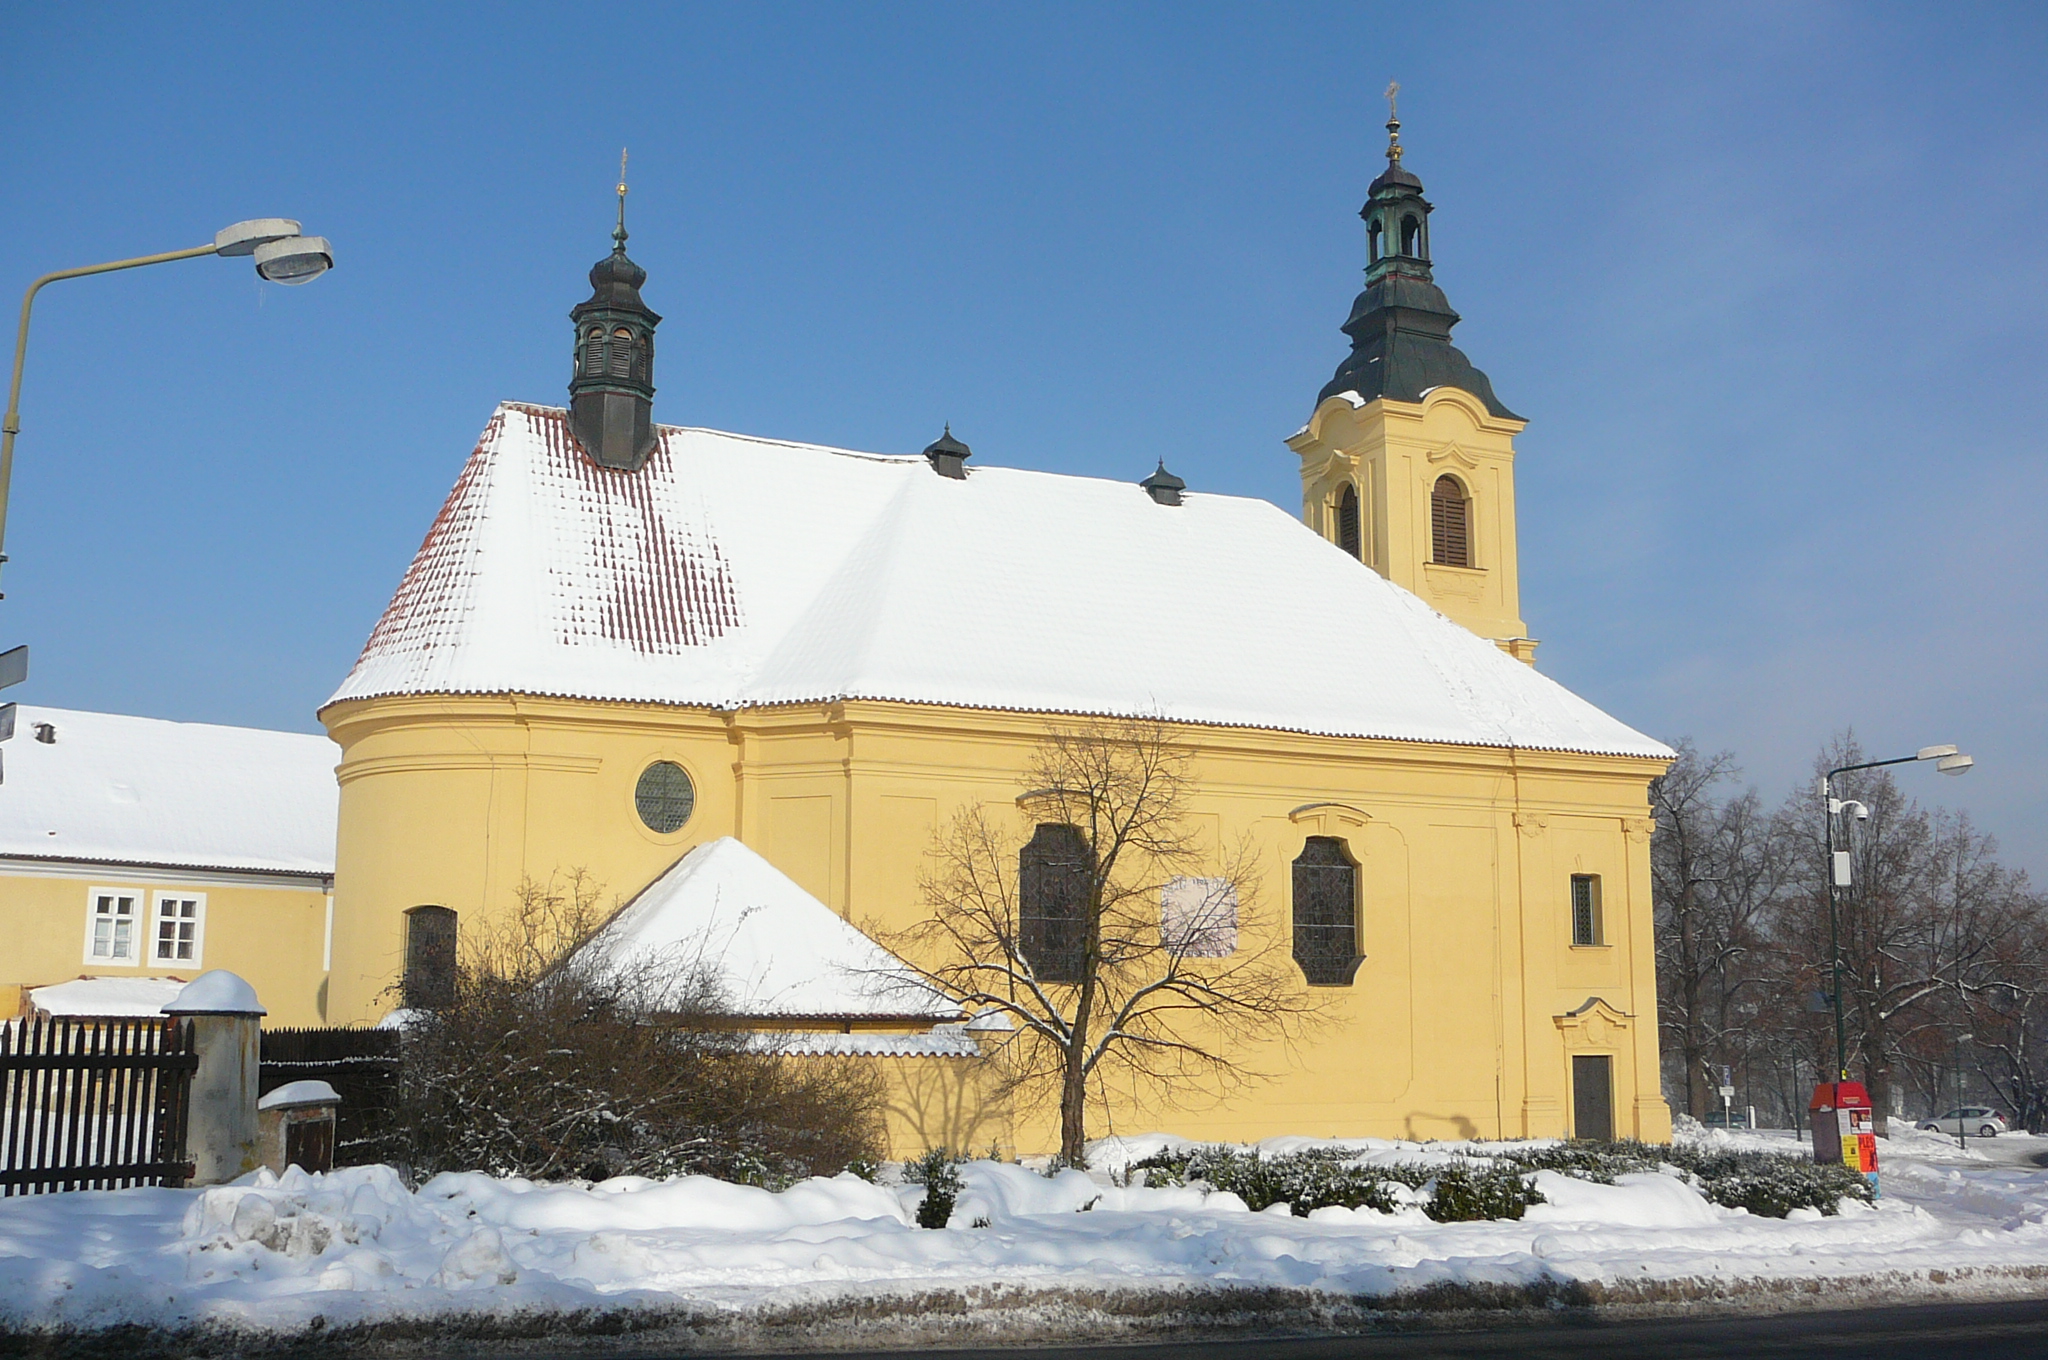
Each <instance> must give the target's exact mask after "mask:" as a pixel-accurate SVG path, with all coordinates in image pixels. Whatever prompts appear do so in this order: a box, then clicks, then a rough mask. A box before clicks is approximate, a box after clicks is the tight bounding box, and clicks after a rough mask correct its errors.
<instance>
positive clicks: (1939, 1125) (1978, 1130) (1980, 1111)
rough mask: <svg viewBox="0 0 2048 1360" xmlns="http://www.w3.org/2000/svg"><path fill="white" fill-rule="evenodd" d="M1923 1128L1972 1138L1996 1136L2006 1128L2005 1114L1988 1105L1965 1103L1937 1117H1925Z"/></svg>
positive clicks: (1921, 1126)
mask: <svg viewBox="0 0 2048 1360" xmlns="http://www.w3.org/2000/svg"><path fill="white" fill-rule="evenodd" d="M1919 1127H1920V1128H1923V1129H1932V1130H1933V1131H1934V1132H1936V1133H1955V1134H1967V1135H1969V1136H1970V1137H1972V1138H1996V1137H1997V1136H1998V1135H1999V1134H2001V1133H2004V1132H2005V1129H2006V1124H2005V1116H2004V1115H2002V1114H2000V1113H1999V1112H1998V1111H1996V1110H1994V1109H1992V1108H1990V1107H1989V1106H1987V1105H1965V1106H1963V1107H1962V1108H1961V1109H1958V1110H1950V1111H1949V1112H1948V1113H1947V1114H1945V1115H1941V1116H1939V1117H1938V1118H1935V1119H1923V1120H1921V1121H1920V1123H1919Z"/></svg>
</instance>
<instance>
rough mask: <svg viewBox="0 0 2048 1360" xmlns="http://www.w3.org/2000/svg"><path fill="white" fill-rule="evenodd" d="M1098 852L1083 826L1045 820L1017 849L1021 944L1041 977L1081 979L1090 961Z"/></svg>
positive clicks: (1018, 944)
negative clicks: (1094, 854) (1092, 883)
mask: <svg viewBox="0 0 2048 1360" xmlns="http://www.w3.org/2000/svg"><path fill="white" fill-rule="evenodd" d="M1093 877H1094V862H1093V858H1092V857H1091V856H1090V855H1089V853H1088V841H1087V838H1086V837H1084V836H1082V834H1081V828H1079V827H1077V826H1064V825H1060V824H1057V823H1048V824H1045V825H1041V826H1040V827H1039V828H1038V830H1037V831H1035V832H1033V833H1032V836H1031V840H1030V842H1029V843H1028V844H1026V845H1025V847H1024V848H1023V850H1021V851H1019V852H1018V855H1017V899H1018V901H1017V936H1018V939H1017V947H1018V952H1019V953H1021V954H1022V955H1023V956H1024V960H1025V962H1027V963H1029V964H1030V965H1031V971H1032V972H1033V973H1034V974H1036V975H1037V977H1038V980H1039V981H1041V982H1079V981H1080V980H1081V974H1082V970H1083V969H1084V968H1085V967H1086V964H1087V958H1086V955H1087V947H1088V937H1087V925H1088V919H1087V918H1088V889H1089V883H1090V880H1091V879H1092V878H1093Z"/></svg>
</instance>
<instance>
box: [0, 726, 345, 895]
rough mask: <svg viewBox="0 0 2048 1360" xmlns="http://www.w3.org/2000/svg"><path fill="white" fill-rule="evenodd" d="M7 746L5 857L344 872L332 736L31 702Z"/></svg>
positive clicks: (2, 817)
mask: <svg viewBox="0 0 2048 1360" xmlns="http://www.w3.org/2000/svg"><path fill="white" fill-rule="evenodd" d="M42 724H48V725H49V727H50V728H52V729H54V736H55V738H56V739H55V740H54V741H52V742H44V741H41V740H39V739H38V737H37V733H36V729H37V727H38V726H40V725H42ZM5 754H6V761H7V766H6V770H7V779H6V782H5V783H4V784H0V856H6V855H22V856H34V857H37V858H43V859H73V860H99V861H105V862H107V863H110V864H151V865H168V866H173V867H178V868H194V869H230V870H233V869H246V870H264V871H270V872H282V873H305V874H331V873H333V872H334V821H335V809H336V805H337V802H338V799H339V792H338V790H337V788H336V785H335V780H334V766H335V762H336V761H337V760H338V759H339V757H340V752H339V751H337V750H336V749H335V746H334V743H333V742H331V741H329V740H328V739H327V738H326V737H323V736H311V735H307V734H305V733H302V732H267V731H263V730H260V729H257V728H250V727H218V726H215V725H213V724H211V723H186V722H166V721H164V720H163V719H160V718H131V717H126V716H123V715H121V714H116V713H85V712H80V711H78V710H75V709H68V708H42V707H31V706H29V705H26V704H24V705H22V707H21V709H20V710H19V712H18V713H17V715H16V722H15V737H14V740H13V741H10V742H8V743H7V746H6V752H5Z"/></svg>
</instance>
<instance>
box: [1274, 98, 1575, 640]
mask: <svg viewBox="0 0 2048 1360" xmlns="http://www.w3.org/2000/svg"><path fill="white" fill-rule="evenodd" d="M1399 91H1400V86H1398V85H1390V86H1388V87H1387V103H1388V117H1387V168H1386V169H1385V170H1384V171H1383V172H1381V174H1380V177H1379V178H1378V179H1375V180H1374V181H1373V182H1372V187H1371V188H1370V189H1368V190H1367V192H1366V201H1365V206H1364V207H1363V208H1361V209H1360V210H1359V214H1358V215H1359V216H1360V217H1362V218H1363V219H1365V242H1366V269H1365V291H1364V292H1362V293H1360V294H1359V295H1358V298H1357V300H1356V301H1354V302H1353V303H1352V304H1351V316H1350V319H1349V320H1347V321H1345V323H1344V327H1343V330H1344V334H1345V335H1347V336H1349V337H1350V338H1351V353H1350V354H1349V355H1347V356H1346V357H1345V359H1344V361H1343V363H1341V364H1339V365H1338V366H1337V373H1336V376H1335V377H1333V378H1331V379H1330V381H1329V382H1327V383H1325V384H1324V385H1323V390H1322V391H1321V392H1320V393H1318V394H1317V396H1316V408H1315V411H1314V413H1313V414H1312V415H1311V416H1310V417H1309V422H1308V424H1307V425H1306V426H1304V427H1303V428H1302V429H1301V430H1300V432H1299V433H1297V434H1295V435H1294V437H1293V438H1291V439H1289V440H1288V441H1287V446H1288V447H1289V448H1291V449H1293V450H1294V452H1295V453H1296V454H1297V455H1299V457H1300V459H1301V491H1302V504H1301V516H1302V520H1303V522H1305V523H1306V524H1307V525H1308V526H1309V527H1310V528H1311V529H1314V530H1316V531H1317V532H1318V533H1320V534H1322V535H1323V537H1325V538H1327V539H1329V540H1330V541H1331V542H1332V543H1334V544H1336V545H1337V546H1338V547H1339V548H1341V549H1342V550H1343V551H1345V552H1347V553H1349V554H1351V555H1352V556H1353V557H1356V558H1358V559H1359V561H1361V562H1363V563H1364V564H1365V565H1367V566H1369V567H1371V568H1372V569H1373V570H1374V571H1377V572H1378V573H1379V574H1380V575H1382V576H1384V577H1386V578H1387V579H1388V580H1390V581H1392V582H1394V583H1395V584H1396V585H1399V586H1402V587H1404V588H1406V589H1408V590H1411V591H1413V592H1414V593H1415V594H1417V595H1419V596H1421V597H1422V598H1423V599H1424V600H1426V601H1427V602H1428V603H1429V604H1430V605H1432V606H1433V607H1435V608H1436V609H1437V610H1439V611H1441V612H1442V613H1444V614H1446V615H1448V616H1449V617H1450V618H1452V619H1453V620H1455V621H1457V622H1458V623H1461V624H1463V625H1464V626H1465V627H1467V628H1469V629H1471V630H1472V631H1473V632H1475V633H1477V634H1479V635H1480V636H1481V637H1484V638H1488V639H1490V640H1492V641H1493V642H1494V643H1495V644H1497V645H1498V646H1499V647H1500V648H1501V649H1502V650H1503V651H1506V652H1509V653H1511V654H1513V655H1514V656H1516V657H1518V658H1520V659H1521V660H1523V661H1530V660H1532V659H1533V658H1534V656H1535V653H1536V642H1535V640H1534V639H1533V638H1531V637H1529V636H1528V629H1527V628H1526V627H1525V626H1524V624H1523V623H1522V618H1521V613H1522V609H1521V583H1520V577H1519V574H1518V571H1517V567H1516V560H1515V441H1514V437H1515V435H1516V434H1518V433H1519V432H1520V431H1521V430H1522V428H1523V427H1524V426H1525V425H1526V424H1527V422H1526V421H1524V420H1523V419H1522V418H1521V417H1520V416H1518V415H1516V414H1515V413H1514V412H1512V411H1510V410H1508V408H1507V407H1505V406H1503V405H1501V402H1500V399H1499V398H1498V397H1496V396H1494V394H1493V384H1492V383H1490V382H1488V381H1487V378H1486V375H1485V374H1484V373H1482V372H1480V371H1479V370H1478V369H1476V368H1474V367H1473V366H1472V361H1471V360H1470V359H1467V358H1466V357H1465V355H1464V353H1463V352H1462V351H1460V350H1459V349H1458V348H1457V346H1455V345H1453V344H1452V343H1451V328H1452V327H1453V326H1455V325H1457V324H1458V314H1457V313H1456V312H1454V311H1452V310H1451V304H1450V300H1449V299H1448V298H1446V297H1445V296H1444V291H1443V289H1441V288H1439V287H1437V285H1436V279H1435V276H1434V274H1433V273H1432V272H1431V267H1430V253H1429V215H1430V213H1431V211H1433V209H1432V207H1431V205H1430V202H1429V200H1428V199H1426V198H1424V197H1423V196H1422V181H1421V180H1419V179H1417V178H1416V177H1415V176H1414V175H1413V174H1412V173H1410V172H1409V171H1408V170H1407V169H1406V168H1405V167H1403V165H1402V164H1401V156H1402V147H1401V120H1400V118H1399V117H1398V116H1397V115H1396V110H1395V105H1394V98H1395V96H1396V95H1397V94H1398V93H1399Z"/></svg>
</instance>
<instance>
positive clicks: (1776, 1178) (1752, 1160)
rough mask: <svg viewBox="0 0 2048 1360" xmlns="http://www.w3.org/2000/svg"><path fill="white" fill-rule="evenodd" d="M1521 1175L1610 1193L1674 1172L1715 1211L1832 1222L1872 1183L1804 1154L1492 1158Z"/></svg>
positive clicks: (1673, 1149) (1640, 1148) (1657, 1149)
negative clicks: (1662, 1170) (1640, 1176)
mask: <svg viewBox="0 0 2048 1360" xmlns="http://www.w3.org/2000/svg"><path fill="white" fill-rule="evenodd" d="M1491 1155H1493V1156H1496V1157H1498V1158H1499V1159H1500V1160H1501V1161H1504V1162H1509V1163H1512V1164H1513V1165H1514V1166H1516V1167H1517V1168H1520V1169H1523V1170H1527V1171H1557V1172H1562V1173H1563V1174H1565V1175H1567V1176H1576V1177H1578V1178H1579V1179H1580V1180H1589V1181H1598V1182H1600V1183H1601V1184H1604V1185H1612V1184H1613V1183H1614V1181H1615V1178H1616V1177H1618V1176H1623V1175H1627V1174H1629V1173H1630V1172H1637V1171H1655V1170H1657V1169H1658V1168H1659V1167H1660V1166H1673V1167H1676V1168H1678V1169H1679V1170H1680V1171H1683V1172H1685V1173H1686V1174H1687V1176H1688V1178H1689V1179H1690V1180H1691V1181H1692V1183H1693V1184H1695V1185H1697V1186H1698V1187H1699V1189H1700V1193H1701V1194H1703V1195H1705V1196H1706V1197H1707V1198H1708V1199H1710V1200H1712V1201H1713V1202H1714V1203H1716V1204H1720V1205H1724V1206H1726V1207H1728V1208H1731V1209H1738V1208H1739V1209H1747V1210H1749V1211H1750V1212H1751V1213H1753V1214H1757V1215H1759V1216H1761V1217H1765V1218H1783V1217H1784V1216H1785V1215H1786V1213H1787V1212H1789V1211H1790V1210H1793V1209H1800V1208H1807V1209H1818V1210H1820V1211H1821V1212H1822V1213H1823V1214H1833V1213H1835V1212H1837V1208H1838V1206H1839V1205H1840V1203H1841V1201H1842V1200H1843V1199H1845V1198H1847V1199H1854V1200H1861V1201H1862V1202H1864V1203H1866V1204H1868V1203H1870V1202H1871V1200H1872V1199H1873V1198H1874V1195H1873V1194H1872V1192H1871V1189H1870V1182H1868V1181H1866V1180H1865V1179H1864V1178H1863V1177H1862V1175H1860V1174H1859V1173H1857V1172H1854V1171H1851V1170H1850V1169H1849V1168H1847V1167H1845V1166H1840V1165H1836V1164H1824V1163H1816V1162H1814V1161H1812V1160H1810V1159H1809V1158H1808V1157H1807V1156H1806V1154H1805V1152H1804V1151H1803V1150H1800V1151H1789V1150H1788V1151H1787V1152H1783V1153H1779V1152H1763V1151H1747V1150H1744V1151H1737V1150H1730V1149H1716V1148H1709V1147H1698V1146H1693V1145H1690V1144H1686V1143H1673V1144H1671V1145H1669V1146H1665V1145H1662V1144H1650V1143H1638V1142H1634V1141H1632V1140H1626V1139H1624V1140H1621V1141H1618V1142H1612V1143H1558V1144H1554V1145H1552V1146H1550V1147H1541V1148H1516V1149H1513V1150H1511V1151H1506V1152H1500V1153H1494V1154H1491Z"/></svg>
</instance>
